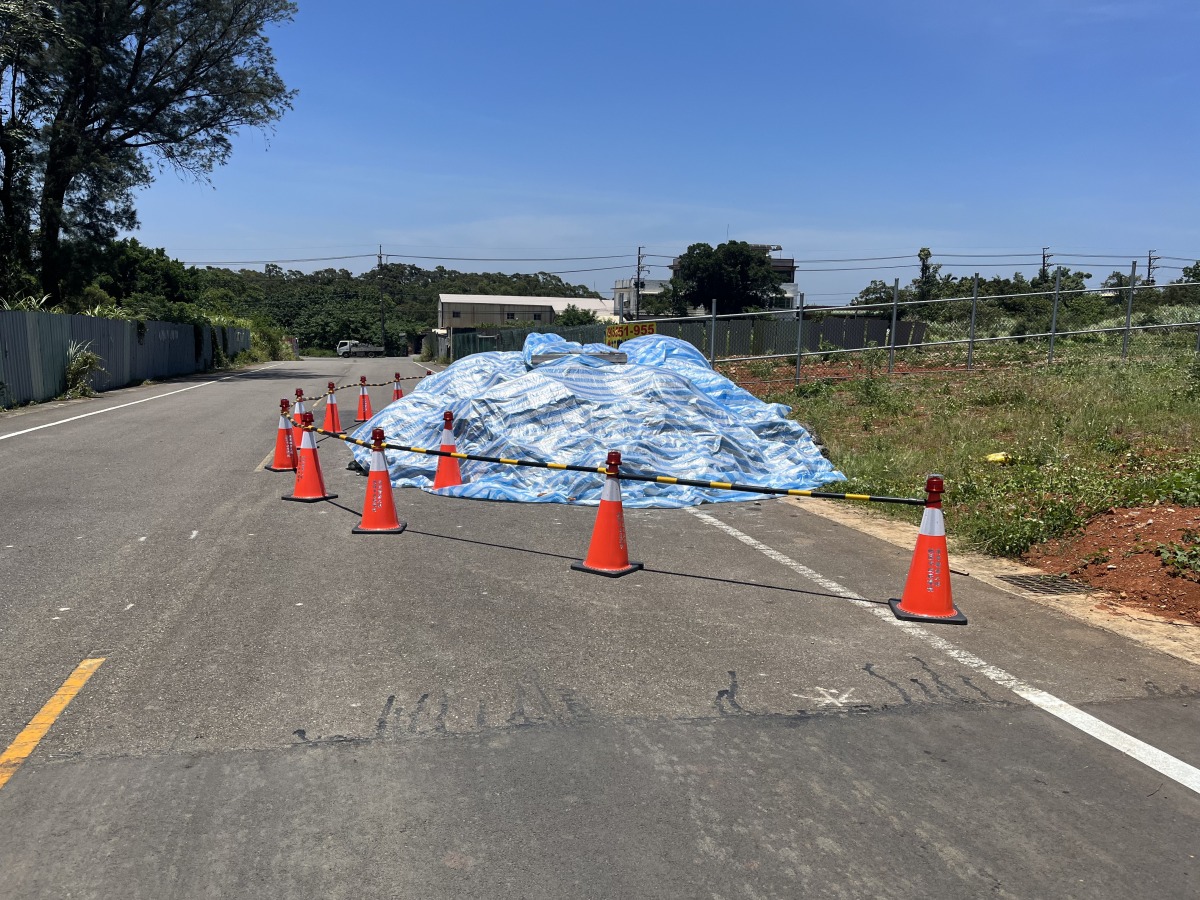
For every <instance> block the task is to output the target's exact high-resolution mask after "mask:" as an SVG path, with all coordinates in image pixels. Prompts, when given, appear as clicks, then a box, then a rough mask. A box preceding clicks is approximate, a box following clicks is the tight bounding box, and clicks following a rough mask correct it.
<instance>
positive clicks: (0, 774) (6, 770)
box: [0, 656, 105, 788]
mask: <svg viewBox="0 0 1200 900" xmlns="http://www.w3.org/2000/svg"><path fill="white" fill-rule="evenodd" d="M104 659H105V657H103V656H100V657H95V658H92V659H85V660H84V661H83V662H81V663H80V664H79V665H77V666H76V667H75V671H74V672H72V673H71V674H70V675H69V676H67V680H66V681H64V682H63V685H62V687H60V688H59V689H58V691H57V692H56V693H55V694H54V696H53V697H51V698H50V699H49V700H47V701H46V705H45V706H43V707H42V708H41V709H39V710H38V713H37V715H36V716H34V717H33V718H32V719H30V720H29V724H28V725H26V726H25V728H24V729H23V730H22V731H21V733H20V734H18V735H17V736H16V738H15V739H14V740H13V742H12V743H11V744H9V745H8V749H7V750H5V751H4V753H3V754H0V788H3V787H4V785H6V784H7V783H8V779H10V778H12V777H13V775H15V774H16V772H17V769H19V768H21V763H23V762H25V759H26V757H28V756H29V754H30V753H32V752H33V751H34V750H35V749H36V748H37V745H38V744H39V743H41V740H42V738H44V737H45V736H46V732H47V731H49V730H50V726H51V725H53V724H54V721H55V720H56V719H57V718H58V717H59V716H60V715H62V711H63V710H64V709H66V708H67V706H68V704H70V702H71V701H72V700H74V699H75V695H76V694H78V693H79V692H80V691H81V690H83V686H84V685H85V684H87V680H88V679H89V678H91V677H92V675H94V674H95V673H96V670H97V669H99V668H100V664H101V663H102V662H104Z"/></svg>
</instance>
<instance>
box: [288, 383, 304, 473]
mask: <svg viewBox="0 0 1200 900" xmlns="http://www.w3.org/2000/svg"><path fill="white" fill-rule="evenodd" d="M305 412H307V410H306V409H305V406H304V388H296V402H295V403H293V404H292V423H293V425H292V446H293V447H295V448H296V460H297V463H298V462H299V459H300V442H301V441H302V440H303V439H304V428H303V427H302V425H303V423H304V413H305Z"/></svg>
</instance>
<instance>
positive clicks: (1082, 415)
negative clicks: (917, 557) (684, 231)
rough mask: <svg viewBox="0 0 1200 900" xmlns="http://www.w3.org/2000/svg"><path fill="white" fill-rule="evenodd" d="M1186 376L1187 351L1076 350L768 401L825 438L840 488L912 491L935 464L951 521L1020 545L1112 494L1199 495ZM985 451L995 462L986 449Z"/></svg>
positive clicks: (1012, 551)
mask: <svg viewBox="0 0 1200 900" xmlns="http://www.w3.org/2000/svg"><path fill="white" fill-rule="evenodd" d="M1193 372H1195V374H1193ZM1193 379H1195V383H1196V384H1198V385H1200V363H1197V362H1195V361H1194V356H1193V354H1191V353H1187V354H1186V355H1185V354H1180V355H1178V356H1175V357H1174V358H1169V357H1164V356H1154V357H1149V358H1143V359H1131V360H1128V361H1124V362H1122V361H1121V360H1114V359H1112V358H1110V357H1098V356H1095V355H1093V356H1090V357H1089V356H1086V355H1079V354H1077V355H1075V356H1073V357H1072V358H1070V359H1069V360H1064V361H1062V362H1056V363H1055V364H1054V365H1052V366H1046V365H1040V366H1036V367H1034V366H1028V365H1020V366H1016V367H1012V368H999V367H997V368H988V369H986V370H985V371H982V372H977V373H972V374H968V373H965V372H962V371H958V372H944V373H943V372H938V373H933V374H925V375H922V376H920V377H915V376H914V377H910V376H904V377H897V378H887V377H886V376H882V375H879V374H878V372H877V371H874V372H872V371H868V373H867V374H865V375H864V376H863V377H860V378H857V379H848V380H843V381H830V380H821V381H806V382H802V383H801V384H800V385H799V386H798V387H797V388H796V389H795V390H792V391H787V392H780V393H777V394H774V395H773V396H771V397H769V398H768V399H770V400H772V401H774V402H779V403H785V404H788V405H790V406H792V407H793V409H794V412H793V416H794V417H796V418H799V419H802V420H803V421H804V422H810V423H812V425H813V427H815V428H816V429H817V430H818V431H819V432H820V433H821V435H822V436H823V437H824V438H825V440H826V442H827V443H828V445H829V449H830V453H831V456H832V459H833V462H834V464H835V465H836V466H837V467H838V468H839V469H841V471H843V472H845V473H846V475H847V477H848V479H849V480H848V482H847V483H845V484H843V485H839V486H838V488H837V489H838V490H847V491H851V492H862V493H886V494H895V495H900V496H919V495H920V489H921V486H922V485H923V483H924V479H925V477H926V475H928V474H929V473H931V472H938V473H940V474H942V475H944V476H945V478H946V484H947V489H948V490H947V494H946V500H947V504H946V518H947V525H948V527H949V529H950V531H951V533H952V534H954V535H956V536H957V537H959V538H961V539H963V540H964V541H965V542H966V543H967V544H968V545H970V546H973V547H976V548H979V549H983V550H986V551H989V552H992V553H996V554H1000V555H1005V556H1019V555H1020V554H1021V553H1023V552H1025V551H1026V550H1027V549H1029V547H1031V546H1033V545H1034V544H1037V543H1040V542H1042V541H1045V540H1047V539H1050V538H1053V537H1059V536H1062V535H1065V534H1068V533H1070V532H1071V531H1072V530H1074V529H1076V528H1078V527H1080V526H1081V525H1082V524H1083V523H1084V522H1086V521H1087V520H1088V519H1089V518H1091V517H1092V516H1093V515H1096V514H1098V513H1100V512H1103V511H1105V510H1107V509H1110V508H1112V507H1114V506H1136V505H1141V504H1145V503H1154V502H1156V501H1157V502H1161V503H1175V504H1179V505H1189V506H1200V453H1198V452H1196V451H1195V450H1193V449H1192V448H1193V447H1195V446H1197V445H1200V389H1197V390H1195V391H1192V390H1191V388H1190V386H1191V385H1192V384H1193ZM997 452H1004V453H1006V454H1007V455H1006V457H1005V461H1006V462H1007V463H1008V464H1007V465H997V464H993V463H989V462H987V461H986V458H987V456H988V455H989V454H992V453H997ZM876 511H878V512H883V513H886V514H890V515H895V516H900V517H905V518H908V519H909V520H910V521H916V518H917V516H919V512H913V511H911V510H909V509H907V508H899V507H886V508H879V509H877V510H876Z"/></svg>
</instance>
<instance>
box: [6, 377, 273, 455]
mask: <svg viewBox="0 0 1200 900" xmlns="http://www.w3.org/2000/svg"><path fill="white" fill-rule="evenodd" d="M277 365H279V363H272V364H271V365H269V366H262V367H261V368H258V369H255V370H254V371H256V372H261V371H262V370H263V369H270V368H273V367H274V366H277ZM244 374H246V373H244V372H238V373H236V374H234V375H226V376H225V377H224V378H218V379H217V380H216V381H203V382H201V383H200V384H193V385H191V386H189V387H185V388H180V389H179V390H177V391H167V393H165V394H155V395H154V396H153V397H143V398H142V399H141V400H133V401H131V402H129V403H120V404H118V405H117V406H106V407H105V408H104V409H97V410H94V411H93V412H89V413H83V414H82V415H79V416H71V418H69V419H59V420H58V421H57V422H47V423H46V424H45V425H35V426H34V427H33V428H26V429H25V430H24V431H14V432H13V433H12V434H0V441H7V440H8V439H9V438H15V437H20V436H21V435H23V434H29V433H30V432H33V431H41V430H42V429H43V428H53V427H54V426H55V425H66V424H67V423H68V422H78V421H79V420H80V419H86V418H88V417H89V416H98V415H100V414H101V413H106V412H113V411H114V410H117V409H124V408H125V407H127V406H137V405H138V404H139V403H149V402H150V401H151V400H161V399H162V398H163V397H171V396H174V395H175V394H182V393H183V392H184V391H194V390H196V388H202V387H208V386H209V385H210V384H217V383H218V382H221V381H228V380H229V379H230V378H237V377H238V376H239V375H244Z"/></svg>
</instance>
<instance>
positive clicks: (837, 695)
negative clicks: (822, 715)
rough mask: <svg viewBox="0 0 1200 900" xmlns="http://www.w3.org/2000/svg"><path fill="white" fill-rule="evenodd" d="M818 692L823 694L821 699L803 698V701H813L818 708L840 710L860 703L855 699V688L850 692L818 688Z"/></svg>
mask: <svg viewBox="0 0 1200 900" xmlns="http://www.w3.org/2000/svg"><path fill="white" fill-rule="evenodd" d="M817 690H818V691H820V692H821V695H820V696H819V697H802V698H801V699H804V700H812V701H813V702H815V703H816V704H817V706H836V707H837V708H839V709H840V708H842V707H843V706H846V705H847V704H850V703H857V702H858V700H856V699H855V697H854V688H850V690H848V691H839V690H838V689H837V688H823V687H818V688H817ZM795 696H799V695H795Z"/></svg>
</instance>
